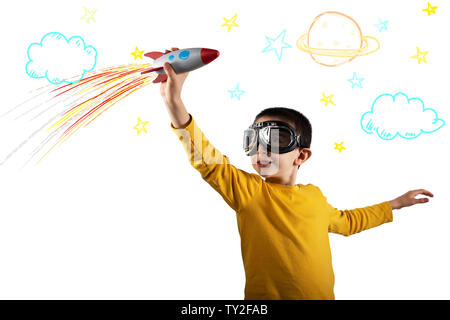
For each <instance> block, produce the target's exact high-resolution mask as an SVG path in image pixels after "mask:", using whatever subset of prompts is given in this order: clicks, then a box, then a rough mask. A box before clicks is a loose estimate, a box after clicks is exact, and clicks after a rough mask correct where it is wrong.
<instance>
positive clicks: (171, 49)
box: [164, 47, 180, 53]
mask: <svg viewBox="0 0 450 320" xmlns="http://www.w3.org/2000/svg"><path fill="white" fill-rule="evenodd" d="M177 50H180V49H178V48H174V47H172V48H170V50H167V49H166V52H164V53H168V52H171V51H177Z"/></svg>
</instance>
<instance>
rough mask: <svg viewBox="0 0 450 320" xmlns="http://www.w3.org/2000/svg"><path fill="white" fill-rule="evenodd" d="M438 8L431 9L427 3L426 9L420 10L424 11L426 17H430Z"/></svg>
mask: <svg viewBox="0 0 450 320" xmlns="http://www.w3.org/2000/svg"><path fill="white" fill-rule="evenodd" d="M437 8H438V7H437V6H436V7H433V6H432V5H431V4H430V3H429V2H428V8H426V9H422V11H426V12H427V13H428V16H430V15H431V14H432V13H434V14H436V9H437Z"/></svg>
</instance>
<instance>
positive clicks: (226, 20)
mask: <svg viewBox="0 0 450 320" xmlns="http://www.w3.org/2000/svg"><path fill="white" fill-rule="evenodd" d="M236 18H237V13H236V14H235V15H234V16H233V17H232V18H231V19H230V20H228V19H227V18H223V19H224V20H225V23H224V24H223V25H221V27H228V32H230V30H231V27H239V25H238V24H236ZM229 22H232V23H233V24H231V25H230V24H228V23H229Z"/></svg>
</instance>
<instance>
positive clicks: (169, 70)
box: [163, 62, 175, 79]
mask: <svg viewBox="0 0 450 320" xmlns="http://www.w3.org/2000/svg"><path fill="white" fill-rule="evenodd" d="M163 67H164V71H165V72H166V74H167V76H168V77H169V79H172V78H173V77H174V76H175V71H173V69H172V66H171V65H170V63H168V62H164V65H163Z"/></svg>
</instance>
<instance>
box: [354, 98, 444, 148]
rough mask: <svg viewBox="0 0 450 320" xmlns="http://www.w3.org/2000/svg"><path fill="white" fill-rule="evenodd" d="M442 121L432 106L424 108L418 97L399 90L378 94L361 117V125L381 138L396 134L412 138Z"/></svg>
mask: <svg viewBox="0 0 450 320" xmlns="http://www.w3.org/2000/svg"><path fill="white" fill-rule="evenodd" d="M444 124H445V121H444V120H442V119H440V118H439V117H438V115H437V112H436V111H435V110H434V109H431V108H425V105H424V103H423V101H422V100H421V99H419V98H409V97H408V96H407V95H406V94H404V93H402V92H399V93H396V94H395V95H391V94H389V93H386V94H382V95H380V96H378V97H377V98H376V99H375V100H374V102H373V103H372V108H371V110H370V111H367V112H366V113H364V114H363V115H362V117H361V128H362V129H363V130H364V131H365V132H366V133H368V134H372V133H374V132H376V133H377V135H378V137H380V138H381V139H383V140H392V139H394V138H395V137H397V136H399V137H401V138H404V139H415V138H417V137H418V136H420V135H421V134H422V133H432V132H435V131H436V130H439V129H440V128H442V126H443V125H444Z"/></svg>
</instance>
